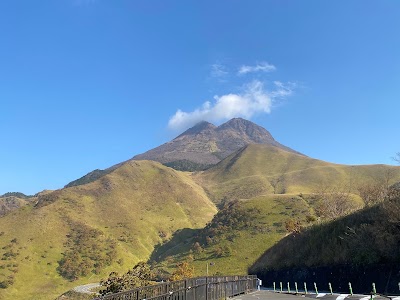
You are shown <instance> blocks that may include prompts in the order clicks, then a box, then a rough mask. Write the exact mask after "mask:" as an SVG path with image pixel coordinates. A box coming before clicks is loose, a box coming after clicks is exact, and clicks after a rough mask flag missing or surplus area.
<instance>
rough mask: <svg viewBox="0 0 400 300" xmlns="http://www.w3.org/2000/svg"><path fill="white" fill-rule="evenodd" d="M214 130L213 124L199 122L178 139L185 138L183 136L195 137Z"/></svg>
mask: <svg viewBox="0 0 400 300" xmlns="http://www.w3.org/2000/svg"><path fill="white" fill-rule="evenodd" d="M216 128H217V126H215V125H214V124H211V123H210V122H207V121H200V122H199V123H197V124H196V125H194V126H193V127H191V128H189V129H188V130H186V131H185V132H184V133H182V134H180V135H179V136H178V137H181V136H185V135H195V134H199V133H201V132H203V131H206V130H215V129H216Z"/></svg>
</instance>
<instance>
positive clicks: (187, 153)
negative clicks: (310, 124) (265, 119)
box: [133, 118, 297, 171]
mask: <svg viewBox="0 0 400 300" xmlns="http://www.w3.org/2000/svg"><path fill="white" fill-rule="evenodd" d="M248 144H268V145H273V146H276V147H278V148H281V149H285V150H287V151H291V152H294V153H297V152H296V151H294V150H292V149H290V148H288V147H286V146H283V145H281V144H280V143H278V142H277V141H275V139H274V138H273V137H272V135H271V134H270V133H269V132H268V131H267V130H265V129H264V128H262V127H260V126H258V125H257V124H254V123H252V122H250V121H247V120H244V119H241V118H235V119H232V120H230V121H228V122H226V123H224V124H222V125H220V126H218V127H216V126H215V125H213V124H211V123H208V122H204V121H203V122H200V123H198V124H197V125H195V126H194V127H192V128H190V129H188V130H187V131H185V132H184V133H182V134H181V135H179V136H178V137H176V138H175V139H173V140H172V141H170V142H168V143H166V144H163V145H161V146H159V147H157V148H154V149H152V150H149V151H147V152H145V153H143V154H139V155H136V156H135V157H134V158H133V159H136V160H140V159H148V160H155V161H158V162H161V163H162V164H165V165H168V166H171V167H173V168H175V169H179V170H184V171H194V170H203V169H205V168H207V167H209V166H212V165H215V164H217V163H218V162H219V161H221V160H222V159H224V158H225V157H227V156H228V155H230V154H232V153H233V152H235V151H237V150H239V149H240V148H242V147H243V146H245V145H248Z"/></svg>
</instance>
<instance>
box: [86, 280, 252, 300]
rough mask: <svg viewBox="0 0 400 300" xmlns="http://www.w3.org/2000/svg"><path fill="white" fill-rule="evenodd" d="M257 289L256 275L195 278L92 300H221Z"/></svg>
mask: <svg viewBox="0 0 400 300" xmlns="http://www.w3.org/2000/svg"><path fill="white" fill-rule="evenodd" d="M256 289H257V276H256V275H245V276H218V277H215V276H214V277H197V278H190V279H186V280H180V281H171V282H164V283H159V284H156V285H150V286H145V287H141V288H137V289H133V290H130V291H124V292H120V293H116V294H109V295H105V296H102V297H99V298H96V299H94V300H221V299H226V298H228V297H232V296H236V295H240V294H247V293H249V292H251V291H254V290H256Z"/></svg>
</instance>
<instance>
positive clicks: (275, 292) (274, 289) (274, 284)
mask: <svg viewBox="0 0 400 300" xmlns="http://www.w3.org/2000/svg"><path fill="white" fill-rule="evenodd" d="M274 293H276V288H275V281H274Z"/></svg>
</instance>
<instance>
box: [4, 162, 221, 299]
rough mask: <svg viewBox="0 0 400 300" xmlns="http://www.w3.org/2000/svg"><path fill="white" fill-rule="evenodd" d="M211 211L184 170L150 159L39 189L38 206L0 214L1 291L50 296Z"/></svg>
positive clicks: (147, 250) (125, 263)
mask: <svg viewBox="0 0 400 300" xmlns="http://www.w3.org/2000/svg"><path fill="white" fill-rule="evenodd" d="M215 213H216V208H215V206H214V204H213V203H211V202H210V201H209V199H208V197H207V196H206V194H205V193H204V191H203V189H202V188H201V187H200V186H198V185H197V184H195V183H193V181H192V180H191V178H190V177H189V176H188V175H187V174H184V173H180V172H176V171H174V170H172V169H170V168H167V167H164V166H162V165H161V164H159V163H155V162H149V161H131V162H127V163H125V164H124V165H122V166H121V167H119V168H118V169H116V170H114V171H113V172H111V173H109V174H107V175H105V176H103V177H101V178H100V179H99V180H96V181H94V182H91V183H89V184H86V185H80V186H76V187H71V188H66V189H62V190H58V191H54V192H52V193H48V194H44V195H41V196H39V202H38V203H37V204H36V206H33V205H27V206H24V207H23V208H21V209H19V210H16V211H13V212H11V213H10V214H8V215H6V216H5V217H3V218H0V228H1V234H0V235H1V236H0V256H1V258H2V259H1V260H0V283H2V284H3V288H1V289H0V299H54V298H56V296H58V295H60V294H62V293H63V292H65V291H67V290H69V289H70V288H71V287H73V286H76V285H79V284H81V283H88V282H96V281H98V280H99V279H101V278H104V277H105V276H106V275H108V273H109V272H111V271H114V270H115V271H126V270H127V269H128V268H130V267H132V266H133V265H134V264H135V263H137V262H138V261H139V260H145V259H147V258H148V257H149V255H150V254H151V252H152V251H153V249H154V246H155V245H156V244H158V243H159V242H161V241H163V240H167V239H168V238H169V237H170V236H171V235H172V233H173V232H175V231H176V230H178V229H181V228H201V227H203V226H204V225H205V224H206V222H208V221H209V220H211V218H212V217H213V215H214V214H215ZM76 278H78V279H76ZM5 286H8V287H7V288H4V287H5Z"/></svg>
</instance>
